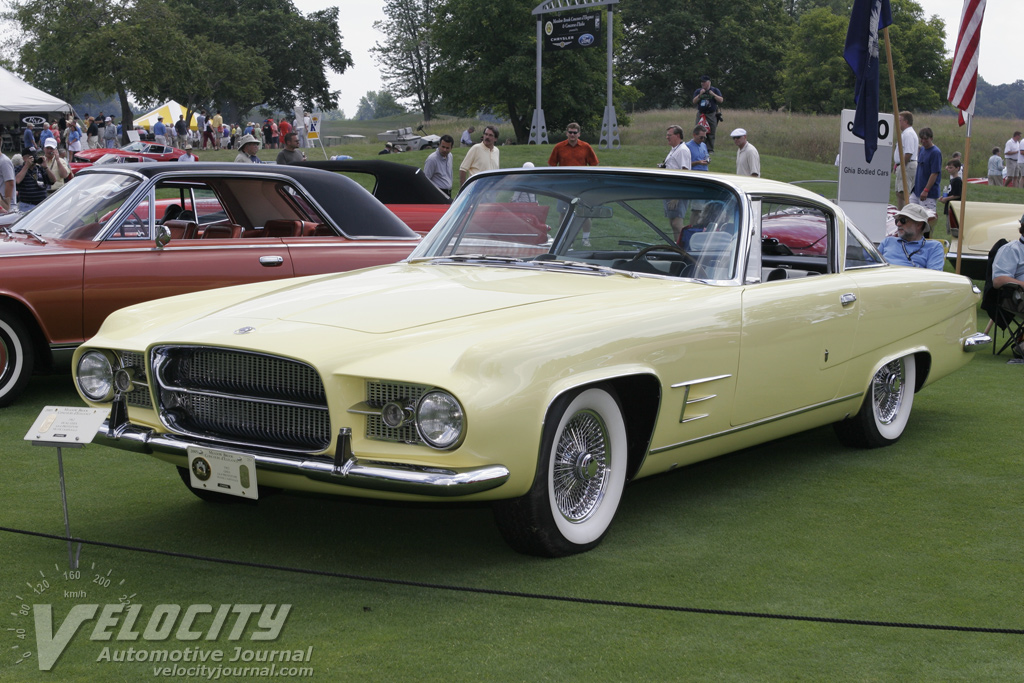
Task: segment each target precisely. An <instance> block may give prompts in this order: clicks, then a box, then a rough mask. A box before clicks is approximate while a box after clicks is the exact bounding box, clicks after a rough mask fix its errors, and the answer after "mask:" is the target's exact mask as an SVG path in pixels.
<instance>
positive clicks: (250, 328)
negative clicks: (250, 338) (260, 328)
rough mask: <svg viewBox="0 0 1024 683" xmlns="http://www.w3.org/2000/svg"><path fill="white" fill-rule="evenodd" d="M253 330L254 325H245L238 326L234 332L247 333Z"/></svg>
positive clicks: (254, 329)
mask: <svg viewBox="0 0 1024 683" xmlns="http://www.w3.org/2000/svg"><path fill="white" fill-rule="evenodd" d="M255 331H256V328H255V327H250V326H248V325H246V326H245V327H239V328H238V329H237V330H235V334H249V333H250V332H255Z"/></svg>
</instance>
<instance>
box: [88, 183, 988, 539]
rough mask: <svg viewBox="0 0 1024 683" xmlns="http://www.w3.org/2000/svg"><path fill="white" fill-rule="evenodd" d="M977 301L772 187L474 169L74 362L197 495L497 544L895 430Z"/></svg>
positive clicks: (951, 281) (602, 523) (121, 328)
mask: <svg viewBox="0 0 1024 683" xmlns="http://www.w3.org/2000/svg"><path fill="white" fill-rule="evenodd" d="M769 228H770V231H769ZM767 232H770V235H771V236H770V237H768V236H764V233H767ZM979 296H980V292H979V291H978V290H977V288H975V287H974V286H972V284H971V282H970V281H969V280H967V279H966V278H964V277H961V276H958V275H953V274H949V273H941V272H936V271H930V270H921V269H915V268H903V267H899V266H890V265H887V264H886V263H885V262H884V261H883V260H882V258H881V257H880V256H879V255H878V253H877V252H876V251H875V248H874V247H873V246H872V244H871V242H870V241H869V240H868V239H866V238H865V237H864V236H863V235H862V234H861V233H859V232H858V231H857V230H856V228H854V227H853V226H852V225H850V224H849V223H848V222H847V220H846V217H845V215H844V214H843V212H842V210H841V209H839V208H838V207H836V206H835V205H834V204H831V203H829V202H828V201H826V200H824V199H822V198H821V197H819V196H818V195H815V194H813V193H810V192H807V191H804V190H801V189H799V188H795V187H792V186H789V185H784V184H781V183H776V182H772V181H767V180H763V179H757V178H740V177H736V176H730V175H716V174H709V173H689V172H685V173H684V172H676V171H659V170H624V169H611V168H608V169H605V168H600V169H594V168H588V169H578V168H544V169H530V170H528V169H516V170H506V171H494V172H489V173H485V174H481V175H478V176H475V177H474V178H473V179H472V180H471V181H470V182H469V183H468V184H467V186H466V187H465V188H464V189H463V191H462V193H461V194H460V195H459V198H458V199H457V200H456V202H455V203H454V204H453V205H452V207H451V209H450V210H449V211H448V213H447V214H446V215H445V216H444V217H443V218H442V219H441V221H440V222H439V223H438V225H437V226H436V227H435V228H434V230H433V231H432V232H430V234H429V235H428V236H427V237H426V238H425V239H424V241H423V242H422V243H421V245H420V246H419V247H418V248H417V249H416V250H415V251H414V252H413V253H412V255H411V256H410V257H409V258H408V259H407V260H405V261H403V262H401V263H397V264H394V265H390V266H379V267H375V268H369V269H365V270H361V271H354V272H350V273H343V274H338V275H320V276H312V277H305V278H297V279H292V280H287V281H278V282H265V283H260V284H253V285H244V286H239V287H232V288H227V289H219V290H212V291H205V292H199V293H196V294H188V295H183V296H178V297H173V298H169V299H163V300H160V301H154V302H151V303H144V304H139V305H137V306H133V307H131V308H126V309H122V310H121V311H118V312H117V313H114V314H113V315H111V316H110V317H109V318H108V319H107V320H106V322H105V323H104V325H103V327H102V328H101V329H100V331H99V334H98V335H97V336H96V337H95V338H93V339H92V340H90V341H89V342H87V343H86V344H84V345H82V346H81V347H80V348H79V349H78V350H77V351H76V353H75V358H74V367H75V380H76V385H77V387H78V390H79V392H80V393H81V395H82V397H83V398H84V399H85V400H86V401H87V402H88V403H89V404H90V405H93V406H104V407H110V408H111V414H110V418H109V420H108V421H107V423H106V424H104V426H103V427H102V429H101V430H100V433H99V434H98V438H97V440H98V441H102V442H104V443H107V444H110V445H113V446H116V447H118V448H123V449H126V450H132V451H137V452H142V453H150V454H152V455H154V456H156V457H158V458H160V459H162V460H165V461H167V462H169V463H171V464H173V465H176V466H177V467H178V470H179V472H180V473H181V475H182V478H183V480H184V482H185V484H186V485H187V486H188V487H189V488H190V489H191V490H192V491H193V492H194V493H196V494H197V495H198V496H199V497H201V498H204V499H207V500H226V499H233V497H235V496H242V497H248V498H258V497H259V495H260V493H261V491H263V492H264V493H265V492H266V491H267V490H269V489H284V490H292V491H307V492H316V493H328V494H337V495H346V496H364V497H371V498H386V499H390V500H402V501H418V502H422V501H441V500H443V501H451V500H463V501H492V502H493V504H494V510H495V518H496V520H497V523H498V527H499V529H500V530H501V533H502V534H503V536H504V537H505V538H506V540H507V541H508V542H509V543H510V544H511V545H512V546H513V547H514V548H515V549H516V550H519V551H522V552H526V553H532V554H537V555H547V556H560V555H567V554H571V553H576V552H581V551H584V550H588V549H590V548H592V547H594V546H595V545H597V544H598V543H599V542H600V540H601V538H602V537H603V536H604V535H605V533H606V531H607V530H608V528H609V526H610V525H611V522H612V518H613V517H614V516H615V512H616V509H617V507H618V505H619V501H620V498H621V496H622V493H623V490H624V488H625V485H626V483H627V482H628V481H631V480H633V479H637V478H640V477H645V476H649V475H652V474H657V473H659V472H665V471H667V470H671V469H673V468H676V467H680V466H682V465H686V464H688V463H692V462H695V461H698V460H702V459H705V458H711V457H714V456H716V455H720V454H723V453H728V452H730V451H735V450H737V449H741V448H745V447H748V446H751V445H753V444H757V443H761V442H765V441H769V440H771V439H777V438H779V437H782V436H785V435H788V434H793V433H795V432H800V431H803V430H807V429H811V428H814V427H819V426H821V425H826V424H830V423H832V424H835V427H836V429H835V431H836V433H837V434H838V435H839V439H840V441H842V442H844V443H847V444H853V445H856V446H862V447H874V446H883V445H887V444H891V443H893V442H895V441H896V440H897V439H899V437H900V435H901V434H902V433H903V431H904V429H905V428H906V427H907V422H908V419H909V417H910V411H911V406H912V404H913V400H914V393H915V392H916V391H919V390H920V389H922V388H923V387H925V386H927V385H928V384H929V383H931V382H933V381H935V380H937V379H939V378H941V377H943V376H945V375H947V374H949V373H950V372H953V371H954V370H956V369H957V368H959V367H961V366H962V365H964V364H965V363H966V362H967V361H968V360H969V359H970V357H971V356H970V354H969V353H968V352H969V351H971V350H973V349H976V348H978V347H979V346H981V345H984V344H986V343H988V341H989V339H988V337H986V336H985V335H981V334H978V333H977V326H976V321H975V305H976V304H977V301H978V298H979Z"/></svg>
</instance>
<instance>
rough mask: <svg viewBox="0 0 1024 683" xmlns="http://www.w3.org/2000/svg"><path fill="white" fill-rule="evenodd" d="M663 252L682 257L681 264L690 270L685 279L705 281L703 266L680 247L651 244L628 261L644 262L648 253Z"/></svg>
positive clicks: (706, 275) (705, 272)
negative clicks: (674, 253) (671, 252)
mask: <svg viewBox="0 0 1024 683" xmlns="http://www.w3.org/2000/svg"><path fill="white" fill-rule="evenodd" d="M665 250H668V251H674V252H676V253H677V254H679V255H680V256H682V257H683V263H685V264H686V265H687V266H689V267H690V268H692V271H691V274H690V275H689V276H687V277H696V278H701V279H707V277H708V274H707V271H706V270H705V269H704V266H702V265H700V264H699V263H697V259H695V258H694V257H693V256H692V255H691V254H690V253H689V252H688V251H686V250H685V249H683V248H682V247H680V246H679V245H677V244H652V245H650V246H648V247H644V248H643V249H641V250H640V251H638V252H637V253H636V254H635V255H634V256H633V258H632V259H630V260H631V261H634V262H635V261H639V260H640V259H645V260H646V256H647V254H649V253H650V252H652V251H665ZM679 275H680V276H681V277H682V276H683V274H682V273H680V274H679Z"/></svg>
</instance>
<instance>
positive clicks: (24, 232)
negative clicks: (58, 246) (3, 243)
mask: <svg viewBox="0 0 1024 683" xmlns="http://www.w3.org/2000/svg"><path fill="white" fill-rule="evenodd" d="M11 232H16V233H18V234H21V235H31V236H32V237H35V238H36V239H37V240H39V243H40V244H49V243H48V242H47V241H46V240H44V239H43V237H42V235H40V234H39V233H38V232H36V231H35V230H29V229H28V228H13V229H12V230H11Z"/></svg>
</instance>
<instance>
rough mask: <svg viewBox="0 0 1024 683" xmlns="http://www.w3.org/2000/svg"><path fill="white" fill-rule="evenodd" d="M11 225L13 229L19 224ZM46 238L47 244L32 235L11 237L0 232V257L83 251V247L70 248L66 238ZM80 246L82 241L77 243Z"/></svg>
mask: <svg viewBox="0 0 1024 683" xmlns="http://www.w3.org/2000/svg"><path fill="white" fill-rule="evenodd" d="M11 227H12V229H13V228H16V227H17V225H13V226H11ZM44 239H46V244H43V243H42V242H40V241H39V240H37V239H36V238H35V237H32V236H31V235H26V234H16V235H14V236H13V237H11V236H8V235H5V234H4V233H2V232H0V258H2V257H5V256H21V255H33V256H38V255H39V254H40V253H44V252H53V253H58V254H66V253H70V252H81V249H78V248H69V247H68V246H67V244H68V243H67V242H66V241H64V240H55V239H54V238H52V237H46V238H44ZM80 246H81V243H79V244H77V245H76V247H80Z"/></svg>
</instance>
